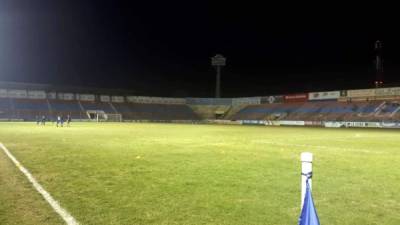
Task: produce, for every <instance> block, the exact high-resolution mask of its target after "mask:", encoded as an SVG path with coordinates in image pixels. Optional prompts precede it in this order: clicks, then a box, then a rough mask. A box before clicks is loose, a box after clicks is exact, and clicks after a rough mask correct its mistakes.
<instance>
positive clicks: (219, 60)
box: [211, 54, 226, 98]
mask: <svg viewBox="0 0 400 225" xmlns="http://www.w3.org/2000/svg"><path fill="white" fill-rule="evenodd" d="M211 65H212V66H214V67H216V69H217V77H216V82H215V97H216V98H220V97H221V68H222V67H223V66H225V65H226V58H225V57H224V56H222V55H220V54H217V55H215V56H214V57H212V58H211Z"/></svg>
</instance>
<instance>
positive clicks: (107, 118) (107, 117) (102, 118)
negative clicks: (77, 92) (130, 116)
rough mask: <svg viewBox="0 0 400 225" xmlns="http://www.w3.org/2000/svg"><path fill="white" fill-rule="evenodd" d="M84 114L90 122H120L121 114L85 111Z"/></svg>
mask: <svg viewBox="0 0 400 225" xmlns="http://www.w3.org/2000/svg"><path fill="white" fill-rule="evenodd" d="M86 114H87V116H88V118H89V120H91V121H96V122H122V114H120V113H105V112H104V111H103V110H87V111H86Z"/></svg>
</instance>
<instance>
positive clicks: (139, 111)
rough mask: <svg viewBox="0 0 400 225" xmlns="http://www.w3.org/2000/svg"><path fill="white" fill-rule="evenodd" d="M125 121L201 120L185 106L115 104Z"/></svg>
mask: <svg viewBox="0 0 400 225" xmlns="http://www.w3.org/2000/svg"><path fill="white" fill-rule="evenodd" d="M113 105H114V107H115V109H116V110H117V111H118V112H119V113H121V114H122V116H123V118H124V119H125V120H153V121H160V120H164V121H168V120H199V119H200V118H199V117H198V116H197V115H196V114H195V113H194V112H193V110H192V109H191V108H190V107H189V106H187V105H183V104H146V103H144V104H141V103H114V104H113Z"/></svg>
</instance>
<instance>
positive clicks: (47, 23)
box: [0, 0, 400, 97]
mask: <svg viewBox="0 0 400 225" xmlns="http://www.w3.org/2000/svg"><path fill="white" fill-rule="evenodd" d="M144 2H145V1H142V2H139V1H126V2H124V1H111V0H109V1H101V0H97V1H88V0H86V1H72V0H69V1H67V0H65V1H64V0H53V1H41V0H37V1H36V0H35V1H33V0H31V1H19V0H11V1H10V0H0V81H1V80H3V81H17V82H34V83H50V84H57V85H68V86H71V85H78V86H90V87H102V88H123V89H130V90H134V91H136V92H137V93H138V94H142V95H162V96H197V97H211V96H213V93H214V82H215V70H214V69H213V68H212V67H211V66H210V57H211V56H213V55H215V54H216V53H220V54H223V55H225V56H226V57H227V66H226V67H225V68H224V69H223V75H222V76H223V78H222V83H223V92H222V93H223V96H226V97H231V96H260V95H269V94H279V93H289V92H292V93H293V92H302V91H313V90H316V91H318V90H336V89H346V88H363V87H370V86H371V84H372V81H373V80H374V77H375V73H374V67H373V61H374V51H373V44H374V42H375V41H376V40H377V39H380V40H381V41H383V43H384V60H385V61H384V66H385V82H386V83H387V84H389V85H390V84H400V78H399V76H398V74H399V72H400V66H399V65H400V44H399V40H400V39H399V37H400V35H399V34H397V33H398V32H397V29H398V25H394V26H391V25H390V24H389V23H390V22H396V21H397V20H394V19H395V15H396V14H393V15H394V17H393V18H392V19H391V18H390V14H391V13H390V12H387V13H386V14H387V15H386V16H385V17H382V16H381V15H378V14H377V13H376V11H377V10H378V9H377V8H375V9H374V10H371V11H367V10H366V9H361V8H358V9H357V10H350V11H349V12H343V11H341V10H340V8H343V7H338V8H339V9H338V10H336V9H335V10H331V11H329V12H328V11H327V10H326V8H324V7H322V8H320V9H318V10H317V9H312V8H308V9H307V10H305V9H302V8H301V9H300V8H297V7H296V6H292V7H286V6H273V5H265V4H264V5H261V4H260V5H257V4H251V3H250V2H249V3H247V4H244V3H243V2H241V3H234V2H233V1H230V2H229V3H226V4H223V3H219V4H217V3H215V2H216V1H199V2H202V3H201V4H200V3H199V4H196V3H194V1H186V3H182V2H179V3H178V2H176V3H172V2H171V1H160V2H157V1H146V2H147V3H144Z"/></svg>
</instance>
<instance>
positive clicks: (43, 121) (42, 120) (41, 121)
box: [36, 115, 71, 127]
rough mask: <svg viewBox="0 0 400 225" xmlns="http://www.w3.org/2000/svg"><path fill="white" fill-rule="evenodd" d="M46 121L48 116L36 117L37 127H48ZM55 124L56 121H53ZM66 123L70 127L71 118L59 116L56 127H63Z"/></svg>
mask: <svg viewBox="0 0 400 225" xmlns="http://www.w3.org/2000/svg"><path fill="white" fill-rule="evenodd" d="M46 121H47V118H46V116H44V115H43V116H41V117H40V116H36V124H37V125H42V126H45V125H46ZM53 122H54V121H53ZM64 122H66V123H67V126H68V127H69V124H70V123H71V116H70V115H67V118H64V116H63V115H58V116H57V118H56V127H63V126H64Z"/></svg>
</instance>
